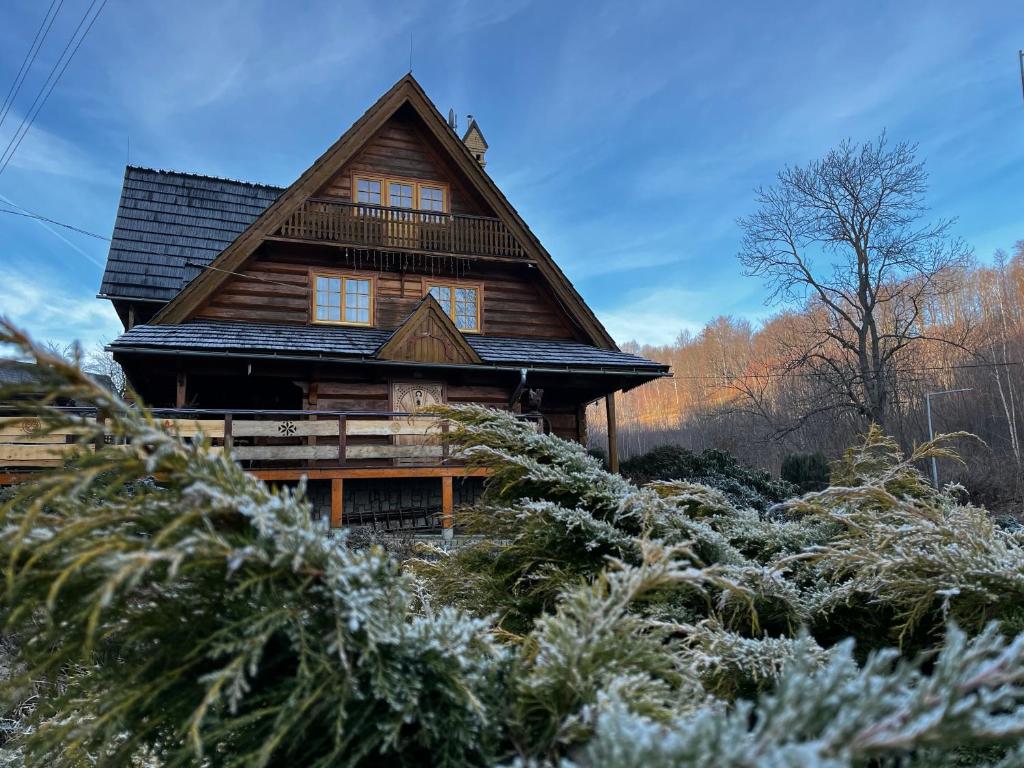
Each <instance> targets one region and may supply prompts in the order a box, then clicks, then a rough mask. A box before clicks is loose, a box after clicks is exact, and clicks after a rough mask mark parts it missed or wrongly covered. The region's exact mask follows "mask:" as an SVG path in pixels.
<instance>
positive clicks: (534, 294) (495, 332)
mask: <svg viewBox="0 0 1024 768" xmlns="http://www.w3.org/2000/svg"><path fill="white" fill-rule="evenodd" d="M261 253H262V255H258V256H257V257H256V258H255V259H254V260H253V261H252V262H250V264H249V265H248V266H247V267H245V268H244V269H243V270H242V272H241V275H243V276H240V277H232V278H231V279H230V280H228V281H227V282H225V283H224V285H223V286H222V287H221V288H220V290H219V291H218V292H217V293H216V294H215V295H214V296H212V297H211V298H210V299H209V300H208V301H207V302H206V304H204V305H203V306H202V307H200V308H199V310H198V311H197V312H196V315H195V317H197V318H204V319H212V320H237V321H248V322H253V323H293V324H306V323H308V322H309V305H310V290H311V286H310V281H309V270H310V268H323V269H331V270H333V271H339V272H352V273H353V274H355V273H360V274H370V275H372V276H374V278H375V283H376V297H375V298H376V300H375V302H374V304H375V314H376V325H375V327H377V328H384V329H389V330H390V329H393V328H396V327H398V326H399V325H401V323H402V322H403V321H404V320H405V319H406V317H408V316H409V314H410V313H411V312H412V311H413V310H414V309H415V308H416V305H417V304H418V303H419V301H420V299H422V298H423V295H424V286H425V283H427V282H429V281H431V280H435V281H436V280H439V279H444V277H452V279H455V278H454V276H451V275H441V274H436V273H435V274H434V275H429V274H423V273H419V272H413V271H409V272H406V273H404V274H403V273H400V272H396V271H383V270H376V271H374V270H367V269H365V268H361V269H355V268H352V267H349V268H344V267H340V266H339V264H338V257H337V255H336V252H332V251H330V250H326V251H322V250H320V249H303V248H302V246H297V245H291V246H289V245H286V244H273V245H271V246H264V250H263V251H262V252H261ZM458 279H459V281H460V282H474V283H480V284H481V285H482V286H483V312H482V314H481V318H482V322H481V324H482V332H483V333H484V334H486V335H490V336H520V337H535V338H552V339H571V338H573V331H572V329H571V327H570V326H569V324H568V322H567V320H566V319H565V317H564V315H563V313H562V312H561V311H560V310H559V309H558V307H557V305H556V304H555V302H554V299H553V298H552V297H551V294H550V292H549V291H548V290H547V288H546V287H545V286H544V285H542V284H541V282H540V280H539V279H538V278H536V277H533V276H531V275H530V274H529V273H527V272H526V270H525V267H520V266H507V267H506V266H503V265H489V264H486V263H478V264H475V265H474V266H473V269H472V271H471V272H469V273H468V274H460V275H459V277H458Z"/></svg>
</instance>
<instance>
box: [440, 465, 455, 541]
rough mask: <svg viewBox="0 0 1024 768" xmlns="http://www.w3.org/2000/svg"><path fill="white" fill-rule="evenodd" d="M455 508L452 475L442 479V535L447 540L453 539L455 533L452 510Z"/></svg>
mask: <svg viewBox="0 0 1024 768" xmlns="http://www.w3.org/2000/svg"><path fill="white" fill-rule="evenodd" d="M454 506H455V494H454V492H453V488H452V477H451V475H445V476H444V477H442V478H441V533H442V534H443V535H444V537H445V538H446V539H451V538H452V537H453V536H454V534H455V531H453V530H452V508H453V507H454Z"/></svg>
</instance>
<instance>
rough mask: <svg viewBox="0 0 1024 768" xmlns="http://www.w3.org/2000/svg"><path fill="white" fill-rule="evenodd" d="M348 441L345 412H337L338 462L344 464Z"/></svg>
mask: <svg viewBox="0 0 1024 768" xmlns="http://www.w3.org/2000/svg"><path fill="white" fill-rule="evenodd" d="M347 442H348V419H347V418H345V414H343V413H341V414H338V463H339V464H341V465H344V464H345V452H346V450H347V448H346V445H347Z"/></svg>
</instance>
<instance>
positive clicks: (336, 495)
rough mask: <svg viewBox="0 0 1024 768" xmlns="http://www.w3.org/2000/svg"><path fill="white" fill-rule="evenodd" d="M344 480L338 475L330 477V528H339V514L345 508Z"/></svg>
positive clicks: (340, 521) (340, 520)
mask: <svg viewBox="0 0 1024 768" xmlns="http://www.w3.org/2000/svg"><path fill="white" fill-rule="evenodd" d="M344 482H345V481H344V480H342V479H341V478H340V477H335V478H332V479H331V528H341V523H342V519H341V515H342V510H343V509H344V508H345V487H344Z"/></svg>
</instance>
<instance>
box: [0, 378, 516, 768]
mask: <svg viewBox="0 0 1024 768" xmlns="http://www.w3.org/2000/svg"><path fill="white" fill-rule="evenodd" d="M43 362H45V363H47V364H48V365H50V366H52V367H53V368H54V369H55V370H56V371H57V372H59V373H61V374H62V375H64V376H65V377H66V379H67V381H68V384H67V386H66V387H65V388H64V390H63V393H64V394H73V395H74V396H75V399H76V400H90V399H91V400H92V401H94V402H96V401H99V404H101V405H102V406H103V408H104V411H105V413H106V417H107V421H106V427H107V428H108V429H109V430H110V431H112V432H113V433H114V434H115V435H119V436H123V437H130V438H131V443H130V444H129V445H123V446H107V447H104V448H102V449H101V450H98V451H93V450H92V447H91V446H92V445H93V444H94V443H95V441H96V439H97V437H99V435H98V434H97V432H96V430H97V428H96V427H95V426H91V425H89V424H87V423H85V422H81V421H80V422H79V424H78V426H79V427H80V429H81V444H80V450H79V451H78V452H77V453H76V455H75V456H74V457H73V458H72V459H71V460H70V463H69V465H68V467H67V468H65V469H64V470H62V471H55V472H50V473H47V474H46V475H44V476H41V477H40V478H38V479H36V480H34V481H32V482H30V483H25V484H23V485H21V486H20V487H19V488H18V490H17V492H16V493H15V494H14V495H13V497H11V498H9V499H8V500H7V501H6V503H5V504H4V505H3V507H2V508H0V526H2V528H0V565H2V567H3V569H4V575H5V590H4V600H3V604H2V614H0V615H2V618H3V622H4V630H5V631H7V632H11V631H13V632H15V633H16V635H17V636H19V637H21V638H23V640H22V643H21V645H20V648H19V657H20V662H21V663H23V664H24V672H23V673H22V674H18V675H15V676H14V677H13V679H12V680H9V681H8V683H7V685H6V686H5V690H4V693H5V698H6V699H7V701H8V702H15V701H18V700H19V699H21V698H22V696H23V692H24V691H25V690H26V689H27V688H28V687H29V686H31V685H34V684H38V681H49V685H48V687H47V688H46V690H45V691H44V692H43V695H41V696H40V698H39V700H38V705H37V706H36V709H35V712H34V713H33V715H32V717H31V724H32V725H33V726H34V730H33V731H32V732H30V733H28V734H27V736H26V737H25V740H24V754H25V763H26V765H38V766H61V765H67V766H72V765H75V766H78V765H83V764H88V763H90V762H98V763H99V764H103V765H115V766H116V765H127V764H129V760H130V759H131V757H132V756H133V755H136V754H138V753H139V752H140V751H141V750H150V751H152V752H153V753H155V755H156V757H158V758H159V759H160V760H161V761H163V762H164V763H166V764H194V763H196V762H201V760H202V759H204V758H205V759H206V760H207V761H210V764H218V765H245V766H259V765H303V766H337V765H356V764H363V763H366V762H372V761H386V762H388V764H409V765H422V764H424V763H428V762H429V763H431V764H444V765H464V764H466V763H472V762H477V763H479V762H484V761H485V760H486V757H487V755H488V754H490V749H491V748H492V746H493V744H494V742H495V740H496V739H497V738H498V737H499V734H500V731H501V723H500V722H495V721H494V720H492V718H491V715H492V714H493V711H494V704H493V702H492V701H491V700H490V697H491V696H492V695H494V694H495V693H496V688H495V685H494V682H493V680H494V678H495V677H496V676H498V675H499V674H500V668H501V666H502V664H503V659H504V658H505V656H506V652H505V651H504V650H503V649H502V648H501V647H500V646H498V645H497V644H496V643H495V642H494V639H493V637H492V635H491V634H490V632H489V627H488V625H487V624H486V623H485V622H483V621H482V620H480V619H472V618H469V617H467V616H465V615H463V614H461V613H460V612H458V611H457V610H455V609H452V608H447V607H443V606H433V605H432V604H430V603H429V602H427V601H424V600H422V599H421V595H420V593H419V591H418V590H417V588H416V584H415V582H414V580H413V579H412V577H410V576H409V575H405V574H403V573H402V572H401V571H400V569H399V567H398V565H397V563H396V562H395V561H394V560H391V559H389V558H388V557H386V556H385V555H384V553H383V552H382V551H381V550H379V549H377V548H370V549H363V550H356V549H352V548H349V547H347V546H345V543H344V541H343V540H341V541H339V540H337V539H330V538H327V537H325V536H324V535H323V533H322V532H321V531H320V530H318V529H317V528H316V527H315V526H314V525H313V524H312V523H311V522H310V521H309V507H308V505H307V504H306V503H305V501H304V500H303V499H302V497H301V495H293V494H292V493H290V492H288V491H287V490H280V491H273V490H271V489H269V488H268V487H266V486H265V485H263V484H262V483H261V482H259V481H257V480H256V479H254V478H253V477H251V476H250V475H248V474H246V473H245V472H243V471H242V470H241V469H240V468H239V467H238V466H237V465H236V464H234V463H233V462H232V461H230V460H229V459H227V458H225V457H222V456H219V455H217V454H216V453H214V452H212V451H210V450H208V448H207V446H205V445H197V446H189V445H186V444H184V443H183V442H182V441H180V440H178V439H176V438H175V437H173V436H171V435H168V434H166V433H165V432H163V431H161V430H160V429H158V428H157V427H156V425H155V424H154V422H153V420H152V419H151V418H150V417H149V416H148V414H146V413H145V411H137V410H134V409H132V408H129V407H127V406H126V405H125V404H124V403H122V402H121V401H119V400H118V399H116V398H114V397H113V396H110V395H108V394H105V393H102V392H99V391H98V390H96V389H95V387H94V385H92V384H91V382H89V381H88V380H86V379H84V378H83V377H82V376H81V375H80V374H79V373H78V372H77V370H75V369H74V368H73V367H70V366H65V365H64V364H63V363H61V362H59V361H56V360H54V359H52V358H44V359H43ZM37 415H38V417H39V418H40V419H41V421H42V423H43V429H51V428H53V429H56V428H61V427H66V426H68V421H69V419H72V420H73V419H74V418H75V417H69V416H66V415H63V414H60V413H57V412H55V411H52V410H48V409H45V408H44V409H41V410H39V411H38V414H37ZM101 442H102V441H101ZM147 476H155V477H157V478H158V479H159V483H158V484H157V483H150V482H140V481H142V480H143V479H144V478H146V477H147Z"/></svg>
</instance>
